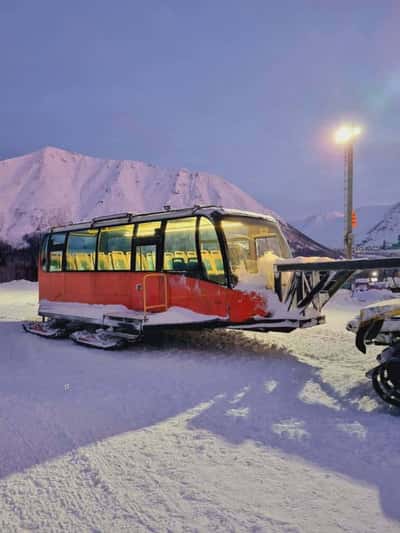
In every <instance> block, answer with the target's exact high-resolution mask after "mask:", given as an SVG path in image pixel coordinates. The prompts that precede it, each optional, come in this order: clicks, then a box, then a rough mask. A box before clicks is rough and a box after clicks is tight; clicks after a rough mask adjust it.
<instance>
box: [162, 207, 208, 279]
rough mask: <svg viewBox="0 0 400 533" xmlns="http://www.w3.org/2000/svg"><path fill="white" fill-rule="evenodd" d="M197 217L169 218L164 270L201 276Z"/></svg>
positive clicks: (165, 238) (165, 242)
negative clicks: (197, 248)
mask: <svg viewBox="0 0 400 533" xmlns="http://www.w3.org/2000/svg"><path fill="white" fill-rule="evenodd" d="M196 220H197V219H196V217H191V218H181V219H177V220H168V222H167V224H166V228H165V237H164V260H163V264H164V270H170V271H173V272H184V273H185V274H187V275H193V276H196V277H199V276H200V275H201V270H200V265H199V261H198V258H197V251H196Z"/></svg>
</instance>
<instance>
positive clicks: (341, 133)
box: [335, 124, 362, 144]
mask: <svg viewBox="0 0 400 533" xmlns="http://www.w3.org/2000/svg"><path fill="white" fill-rule="evenodd" d="M361 132H362V129H361V127H360V126H351V125H348V124H344V125H343V126H340V128H338V129H337V130H336V132H335V142H336V143H337V144H346V143H348V142H350V141H352V140H353V139H355V138H356V137H358V136H359V135H361Z"/></svg>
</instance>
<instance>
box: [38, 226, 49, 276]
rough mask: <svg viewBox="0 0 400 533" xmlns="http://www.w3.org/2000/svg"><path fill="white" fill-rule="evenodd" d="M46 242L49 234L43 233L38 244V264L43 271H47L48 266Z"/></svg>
mask: <svg viewBox="0 0 400 533" xmlns="http://www.w3.org/2000/svg"><path fill="white" fill-rule="evenodd" d="M48 243H49V236H48V235H45V236H44V238H43V240H42V244H41V246H40V266H41V268H42V270H43V271H44V272H47V270H48V268H49V265H48V263H49V261H48Z"/></svg>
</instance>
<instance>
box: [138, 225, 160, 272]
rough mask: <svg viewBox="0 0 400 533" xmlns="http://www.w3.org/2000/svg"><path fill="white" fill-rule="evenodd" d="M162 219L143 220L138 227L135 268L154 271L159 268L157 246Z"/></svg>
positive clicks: (142, 270)
mask: <svg viewBox="0 0 400 533" xmlns="http://www.w3.org/2000/svg"><path fill="white" fill-rule="evenodd" d="M160 232H161V221H160V220H156V221H154V222H142V223H141V224H138V225H137V227H136V236H135V270H136V272H154V271H155V270H157V247H158V244H159V242H160Z"/></svg>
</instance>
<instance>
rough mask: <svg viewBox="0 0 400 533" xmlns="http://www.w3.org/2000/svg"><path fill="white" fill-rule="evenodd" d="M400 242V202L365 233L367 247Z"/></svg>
mask: <svg viewBox="0 0 400 533" xmlns="http://www.w3.org/2000/svg"><path fill="white" fill-rule="evenodd" d="M398 243H400V202H399V203H397V204H395V205H394V206H392V207H391V208H390V209H389V210H388V211H387V212H386V213H385V214H384V216H383V218H382V220H380V221H379V222H378V223H377V224H375V226H373V227H372V228H371V229H370V230H369V231H367V232H366V234H365V235H364V237H363V239H362V242H361V244H362V245H363V246H365V247H378V248H383V247H389V246H391V245H393V244H398Z"/></svg>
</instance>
